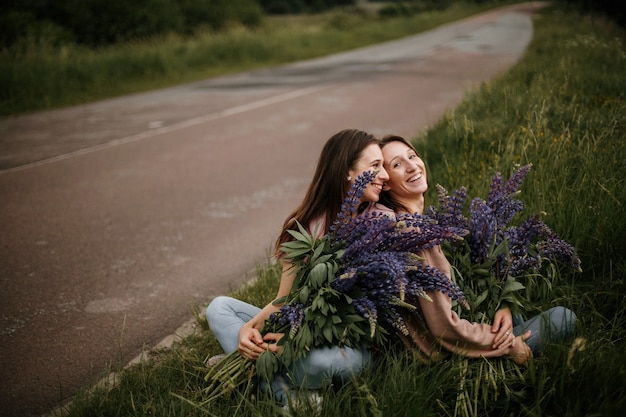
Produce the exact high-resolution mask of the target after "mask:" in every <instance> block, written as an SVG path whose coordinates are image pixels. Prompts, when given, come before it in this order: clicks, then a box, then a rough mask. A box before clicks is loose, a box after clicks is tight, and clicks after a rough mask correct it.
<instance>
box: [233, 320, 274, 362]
mask: <svg viewBox="0 0 626 417" xmlns="http://www.w3.org/2000/svg"><path fill="white" fill-rule="evenodd" d="M266 344H267V343H265V342H264V341H263V336H261V333H260V332H259V331H258V330H257V329H255V328H254V327H250V326H243V327H242V328H241V330H240V331H239V346H238V350H239V353H240V354H241V356H243V357H244V358H245V359H247V360H249V361H255V360H257V358H258V357H259V355H260V354H261V353H263V351H265V350H266V348H265V347H264V346H263V345H266Z"/></svg>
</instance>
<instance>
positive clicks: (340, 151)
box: [276, 129, 378, 254]
mask: <svg viewBox="0 0 626 417" xmlns="http://www.w3.org/2000/svg"><path fill="white" fill-rule="evenodd" d="M371 144H378V138H376V137H375V136H374V135H372V134H370V133H367V132H364V131H362V130H357V129H346V130H342V131H340V132H338V133H335V134H334V135H333V136H331V137H330V138H329V139H328V141H326V144H325V145H324V148H323V149H322V153H321V154H320V156H319V159H318V161H317V168H316V169H315V174H314V175H313V179H312V180H311V183H310V184H309V188H308V189H307V192H306V195H305V197H304V199H303V200H302V202H301V203H300V205H299V206H298V208H296V210H295V211H294V212H293V213H291V214H290V215H289V216H288V217H287V219H286V220H285V223H284V224H283V229H282V231H281V232H280V235H279V236H278V239H277V240H276V253H277V254H278V253H280V246H281V245H282V244H283V243H284V242H287V241H290V240H292V237H291V235H290V234H289V233H288V232H287V230H292V229H297V228H296V220H297V221H298V222H300V224H302V225H303V226H304V227H305V228H308V227H309V224H310V223H311V222H312V221H313V220H314V219H316V218H319V217H323V219H324V229H325V230H323V231H322V232H323V233H327V232H328V228H329V227H330V226H331V225H332V224H333V222H334V221H335V219H336V218H337V214H338V213H339V211H340V210H341V204H342V203H343V200H344V198H345V196H346V195H347V193H348V190H349V189H350V181H349V180H348V178H347V177H348V171H349V170H350V169H352V168H354V165H355V164H356V162H357V161H358V160H359V158H361V155H362V153H363V150H364V149H365V148H366V147H368V146H369V145H371Z"/></svg>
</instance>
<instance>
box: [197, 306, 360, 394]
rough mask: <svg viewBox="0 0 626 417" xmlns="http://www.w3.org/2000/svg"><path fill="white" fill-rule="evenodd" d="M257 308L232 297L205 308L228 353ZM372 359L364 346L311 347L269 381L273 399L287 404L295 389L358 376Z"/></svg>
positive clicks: (318, 386)
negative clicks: (284, 371)
mask: <svg viewBox="0 0 626 417" xmlns="http://www.w3.org/2000/svg"><path fill="white" fill-rule="evenodd" d="M259 311H261V309H260V308H258V307H255V306H253V305H250V304H248V303H244V302H243V301H240V300H237V299H235V298H231V297H224V296H220V297H217V298H215V299H214V300H213V301H211V303H210V304H209V306H208V307H207V309H206V317H207V320H208V322H209V327H210V328H211V331H212V332H213V334H214V335H215V337H216V338H217V340H218V342H219V343H220V345H221V346H222V349H224V352H226V353H230V352H233V351H235V350H237V347H238V346H239V330H240V329H241V327H242V326H243V325H244V324H245V323H247V322H248V321H249V320H251V319H252V318H253V317H254V316H255V315H256V314H257V313H258V312H259ZM370 362H371V356H370V353H369V352H368V351H367V349H352V348H348V347H342V348H340V347H338V346H333V347H322V348H315V349H311V351H310V352H309V353H308V354H307V355H306V356H305V357H304V358H302V359H299V360H298V361H296V362H295V363H294V364H293V366H291V367H290V369H289V370H288V374H279V375H278V376H277V377H276V378H275V380H274V381H273V382H272V387H271V389H272V391H273V393H274V396H275V397H276V399H277V400H278V401H279V402H281V403H283V404H286V403H287V397H288V396H290V395H292V394H293V389H294V388H301V389H302V388H303V389H310V390H313V389H320V388H321V387H322V386H323V385H324V384H327V383H330V382H332V381H339V382H345V381H348V380H350V378H352V377H353V376H355V375H358V374H359V373H360V372H361V371H362V370H363V369H364V368H365V367H366V366H367V365H369V363H370Z"/></svg>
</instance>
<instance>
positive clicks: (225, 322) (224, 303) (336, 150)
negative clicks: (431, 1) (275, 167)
mask: <svg viewBox="0 0 626 417" xmlns="http://www.w3.org/2000/svg"><path fill="white" fill-rule="evenodd" d="M365 172H376V173H377V175H376V178H377V179H375V180H374V181H373V183H371V184H369V185H368V186H367V187H366V189H365V190H364V192H363V194H362V196H361V197H360V200H359V203H361V204H363V203H367V205H369V204H370V203H375V202H377V201H378V198H379V195H380V193H381V191H382V186H383V182H384V181H386V180H388V179H389V177H388V176H387V173H386V172H385V169H384V168H383V156H382V152H381V150H380V147H379V145H378V139H377V138H376V137H375V136H373V135H371V134H369V133H367V132H363V131H361V130H354V129H348V130H343V131H340V132H338V133H336V134H335V135H333V136H332V137H331V138H330V139H328V141H327V142H326V144H325V145H324V148H323V150H322V153H321V154H320V157H319V159H318V163H317V168H316V170H315V174H314V176H313V180H312V181H311V184H310V185H309V187H308V189H307V192H306V195H305V197H304V199H303V201H302V202H301V203H300V205H299V207H298V208H297V209H296V210H295V211H294V212H293V213H291V214H290V215H289V216H287V219H286V220H285V222H284V225H283V229H282V231H281V232H280V234H279V237H278V239H277V241H276V255H277V257H278V258H279V259H280V260H281V261H282V265H283V266H282V271H283V272H282V275H281V279H280V284H279V288H278V293H277V294H276V297H275V299H274V301H273V302H270V303H269V304H267V305H266V306H265V307H263V308H262V309H261V308H259V307H256V306H253V305H250V304H247V303H244V302H242V301H239V300H237V299H234V298H231V297H226V296H220V297H217V298H215V299H214V300H213V301H212V302H211V303H210V304H209V306H208V307H207V309H206V316H207V320H208V323H209V326H210V328H211V330H212V331H213V333H214V334H215V336H216V338H217V339H218V341H219V342H220V345H221V346H222V348H223V349H224V351H225V352H226V353H227V354H229V353H232V352H235V351H239V353H240V354H241V356H242V357H243V358H245V359H247V360H248V361H251V362H255V361H257V359H259V357H260V356H261V354H263V353H264V352H266V351H270V352H274V353H278V352H279V351H280V349H281V347H280V345H279V344H278V341H280V339H281V338H282V337H283V336H284V334H283V333H263V334H262V331H263V328H264V326H265V323H266V321H267V320H268V319H269V318H270V316H271V315H273V314H276V313H278V312H279V311H280V308H281V307H282V305H283V303H284V301H282V300H284V299H285V298H286V297H287V296H288V295H289V294H290V292H291V290H292V287H293V285H294V279H295V276H296V274H297V272H298V271H297V268H294V266H293V264H292V262H291V260H290V259H287V258H286V257H285V253H284V252H283V251H282V249H281V248H282V247H283V244H285V243H288V242H291V241H293V240H294V235H293V233H298V228H299V225H304V227H306V228H307V229H308V232H309V233H311V234H312V235H313V236H315V237H320V236H322V235H324V234H326V233H328V231H329V228H330V225H332V224H333V223H334V221H335V219H336V218H337V214H338V213H339V212H340V209H341V205H342V203H343V201H344V199H345V197H346V195H347V194H348V191H349V190H350V189H351V187H352V185H353V183H354V182H355V181H356V180H357V178H358V177H359V176H360V175H361V174H363V173H365ZM369 362H370V354H369V352H368V351H367V349H365V348H359V347H355V348H351V347H345V346H344V347H339V346H324V347H312V348H311V350H310V351H309V352H308V353H307V355H306V356H305V357H303V358H300V359H298V360H296V361H295V363H293V364H292V366H291V367H290V369H289V370H288V372H283V373H280V374H279V375H277V376H276V377H275V378H274V380H273V381H272V383H271V387H268V389H270V390H271V391H273V394H274V396H275V397H276V399H277V400H278V401H279V402H280V403H282V404H284V405H287V404H288V403H290V402H291V399H293V397H294V395H295V394H294V392H295V391H294V389H296V388H303V389H305V390H317V389H320V388H322V386H323V385H324V384H326V383H329V382H331V381H332V380H349V379H350V378H351V377H353V376H354V375H358V374H359V373H360V372H361V371H362V370H363V369H364V368H365V367H366V366H367V365H368V364H369ZM311 393H312V392H311Z"/></svg>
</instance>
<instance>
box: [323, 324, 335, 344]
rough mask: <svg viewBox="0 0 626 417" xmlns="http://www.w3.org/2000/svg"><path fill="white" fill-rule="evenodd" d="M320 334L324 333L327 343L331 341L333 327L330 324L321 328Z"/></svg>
mask: <svg viewBox="0 0 626 417" xmlns="http://www.w3.org/2000/svg"><path fill="white" fill-rule="evenodd" d="M322 334H323V335H324V337H325V338H326V340H328V342H329V343H332V342H333V327H332V326H325V327H324V328H323V329H322Z"/></svg>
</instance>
